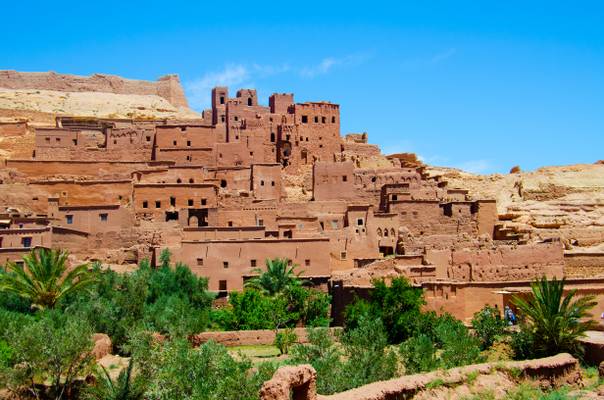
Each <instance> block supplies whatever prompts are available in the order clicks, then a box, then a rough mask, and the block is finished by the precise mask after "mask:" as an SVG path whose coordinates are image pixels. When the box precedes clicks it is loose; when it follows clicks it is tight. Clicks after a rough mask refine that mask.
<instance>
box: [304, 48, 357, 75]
mask: <svg viewBox="0 0 604 400" xmlns="http://www.w3.org/2000/svg"><path fill="white" fill-rule="evenodd" d="M367 58H368V55H367V54H351V55H348V56H346V57H342V58H336V57H326V58H324V59H323V60H321V62H320V63H319V64H317V65H312V66H307V67H302V68H300V69H299V73H300V75H301V76H302V77H305V78H314V77H315V76H317V75H323V74H326V73H328V72H329V71H331V70H332V69H333V68H334V67H338V66H346V65H357V64H360V63H362V62H363V61H365V60H366V59H367Z"/></svg>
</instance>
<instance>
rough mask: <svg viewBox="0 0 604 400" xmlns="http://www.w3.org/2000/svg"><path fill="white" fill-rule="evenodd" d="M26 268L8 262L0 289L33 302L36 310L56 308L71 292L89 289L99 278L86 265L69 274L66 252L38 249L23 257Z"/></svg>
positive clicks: (1, 279) (0, 276)
mask: <svg viewBox="0 0 604 400" xmlns="http://www.w3.org/2000/svg"><path fill="white" fill-rule="evenodd" d="M23 261H24V265H18V264H15V263H12V262H9V263H8V265H7V270H8V271H7V272H6V273H1V274H0V290H1V291H3V292H8V293H13V294H15V295H17V296H19V297H21V298H23V299H26V300H28V301H30V302H31V305H32V306H33V307H36V308H40V309H45V308H53V307H54V306H55V305H56V304H57V302H59V301H60V300H61V299H62V298H64V297H66V296H68V295H69V294H71V293H76V292H78V291H81V290H83V289H86V288H88V287H90V286H91V285H92V284H93V283H94V282H95V278H96V276H95V275H94V274H91V273H90V272H89V271H88V265H87V264H83V265H79V266H77V267H75V268H74V269H72V270H71V271H69V272H68V273H66V272H67V252H64V251H59V250H47V249H37V250H32V251H31V253H29V254H27V255H25V256H24V257H23Z"/></svg>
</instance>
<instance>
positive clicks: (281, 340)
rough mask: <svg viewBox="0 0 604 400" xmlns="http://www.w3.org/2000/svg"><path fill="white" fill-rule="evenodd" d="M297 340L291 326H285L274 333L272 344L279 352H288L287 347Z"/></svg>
mask: <svg viewBox="0 0 604 400" xmlns="http://www.w3.org/2000/svg"><path fill="white" fill-rule="evenodd" d="M297 340H298V335H296V332H294V330H293V329H292V328H286V329H283V330H281V331H278V332H277V333H276V334H275V340H274V341H273V344H274V345H275V347H277V348H278V349H279V353H281V354H288V353H289V348H290V347H291V346H292V345H293V344H294V343H296V341H297Z"/></svg>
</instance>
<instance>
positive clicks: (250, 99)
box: [247, 97, 252, 106]
mask: <svg viewBox="0 0 604 400" xmlns="http://www.w3.org/2000/svg"><path fill="white" fill-rule="evenodd" d="M247 105H248V106H251V105H252V98H251V97H249V98H248V99H247Z"/></svg>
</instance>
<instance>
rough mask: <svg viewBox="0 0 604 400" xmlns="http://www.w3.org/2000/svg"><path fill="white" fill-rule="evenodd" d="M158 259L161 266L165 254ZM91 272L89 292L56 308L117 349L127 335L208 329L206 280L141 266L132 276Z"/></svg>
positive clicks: (179, 268)
mask: <svg viewBox="0 0 604 400" xmlns="http://www.w3.org/2000/svg"><path fill="white" fill-rule="evenodd" d="M162 254H164V261H166V258H167V253H165V252H162ZM95 273H96V274H98V276H99V279H98V283H97V284H96V285H95V286H94V287H93V288H92V290H91V291H90V292H86V293H79V294H77V295H74V296H70V297H69V298H67V299H65V300H64V301H63V302H62V303H61V304H60V305H61V309H62V310H64V311H65V312H68V313H71V314H77V315H81V316H83V317H84V318H86V319H87V320H88V321H89V323H90V324H91V325H92V326H93V328H94V330H95V331H96V332H102V333H107V334H108V335H109V336H110V337H111V339H112V341H113V343H114V345H115V346H116V348H117V349H118V350H119V349H120V347H121V346H122V345H123V344H124V343H125V342H126V337H127V333H128V332H130V331H132V330H137V329H146V330H152V331H156V332H159V333H164V334H170V335H189V334H192V333H197V332H201V331H203V330H204V329H206V328H207V326H208V324H209V315H210V307H211V303H212V296H211V294H210V293H209V292H208V290H207V279H205V278H199V277H196V276H195V275H194V274H193V273H192V272H191V270H190V269H189V268H188V267H187V266H185V265H182V264H177V265H176V266H175V268H170V267H169V266H168V265H166V264H165V265H164V266H161V267H160V268H158V269H152V268H150V267H149V266H148V262H142V263H141V265H140V267H139V269H137V270H136V271H134V272H132V273H126V274H118V273H116V272H114V271H111V270H101V269H100V268H98V267H97V268H96V270H95Z"/></svg>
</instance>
